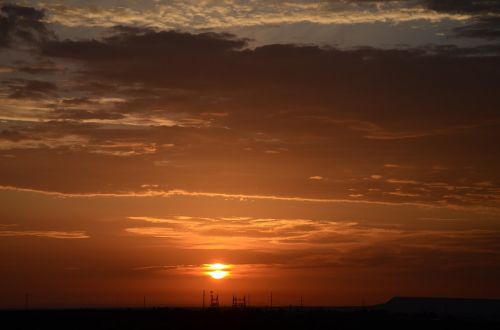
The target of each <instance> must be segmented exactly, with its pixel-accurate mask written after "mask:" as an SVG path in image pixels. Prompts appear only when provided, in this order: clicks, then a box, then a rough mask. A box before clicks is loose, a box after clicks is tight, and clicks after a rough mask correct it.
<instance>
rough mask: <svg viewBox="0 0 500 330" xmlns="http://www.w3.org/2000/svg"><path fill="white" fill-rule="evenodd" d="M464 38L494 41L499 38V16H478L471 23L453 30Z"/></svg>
mask: <svg viewBox="0 0 500 330" xmlns="http://www.w3.org/2000/svg"><path fill="white" fill-rule="evenodd" d="M455 32H456V33H457V34H459V35H461V36H464V37H472V38H483V39H490V40H495V39H498V38H500V16H480V17H477V18H475V19H474V20H473V22H472V23H470V24H468V25H465V26H463V27H459V28H456V29H455Z"/></svg>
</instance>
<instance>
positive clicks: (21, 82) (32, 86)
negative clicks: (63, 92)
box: [7, 79, 57, 99]
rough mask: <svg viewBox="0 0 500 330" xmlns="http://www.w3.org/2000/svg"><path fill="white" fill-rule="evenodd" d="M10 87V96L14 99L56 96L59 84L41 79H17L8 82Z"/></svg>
mask: <svg viewBox="0 0 500 330" xmlns="http://www.w3.org/2000/svg"><path fill="white" fill-rule="evenodd" d="M7 85H8V88H9V89H10V91H11V92H10V95H9V97H11V98H14V99H22V98H30V99H37V98H45V97H50V96H54V95H55V92H56V91H57V86H56V85H55V84H54V83H51V82H48V81H41V80H26V79H17V80H12V81H9V82H7Z"/></svg>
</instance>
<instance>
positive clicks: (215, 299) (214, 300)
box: [210, 291, 219, 308]
mask: <svg viewBox="0 0 500 330" xmlns="http://www.w3.org/2000/svg"><path fill="white" fill-rule="evenodd" d="M210 307H211V308H218V307H219V294H218V293H217V294H216V295H215V296H214V292H213V291H210Z"/></svg>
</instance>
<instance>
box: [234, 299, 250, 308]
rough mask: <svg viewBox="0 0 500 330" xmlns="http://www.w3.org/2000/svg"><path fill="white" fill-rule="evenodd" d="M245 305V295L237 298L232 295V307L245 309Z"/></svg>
mask: <svg viewBox="0 0 500 330" xmlns="http://www.w3.org/2000/svg"><path fill="white" fill-rule="evenodd" d="M246 307H247V297H246V296H243V298H238V297H236V296H233V308H235V309H245V308H246Z"/></svg>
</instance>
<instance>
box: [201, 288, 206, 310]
mask: <svg viewBox="0 0 500 330" xmlns="http://www.w3.org/2000/svg"><path fill="white" fill-rule="evenodd" d="M201 308H202V309H203V310H205V290H203V303H202V305H201Z"/></svg>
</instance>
